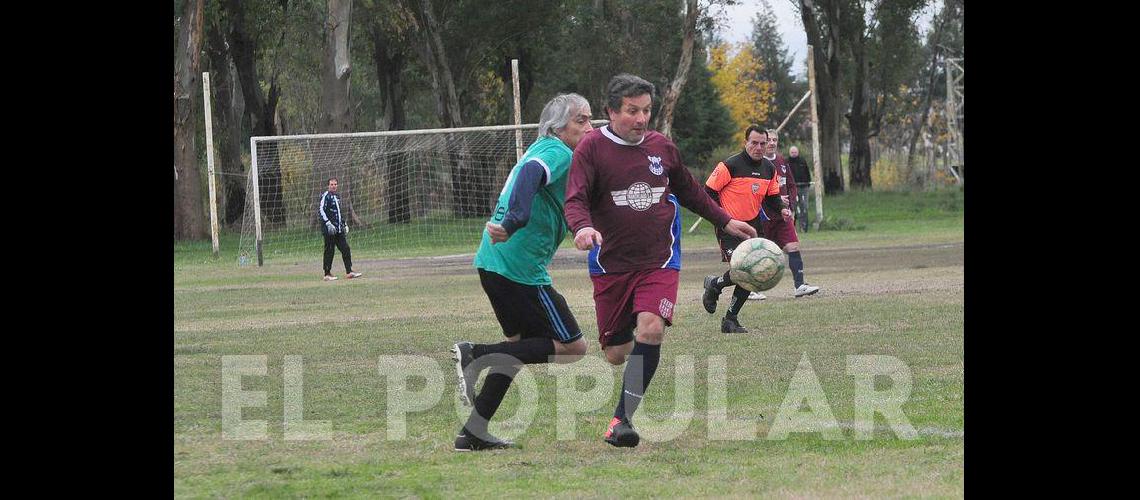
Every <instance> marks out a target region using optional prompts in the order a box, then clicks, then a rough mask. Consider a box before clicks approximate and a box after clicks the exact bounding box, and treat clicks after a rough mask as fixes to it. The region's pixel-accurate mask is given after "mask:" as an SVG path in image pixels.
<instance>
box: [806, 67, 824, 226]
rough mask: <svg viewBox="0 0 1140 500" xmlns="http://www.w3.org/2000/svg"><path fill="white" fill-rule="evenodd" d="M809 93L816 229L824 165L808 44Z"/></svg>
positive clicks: (817, 105)
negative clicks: (821, 157) (820, 149)
mask: <svg viewBox="0 0 1140 500" xmlns="http://www.w3.org/2000/svg"><path fill="white" fill-rule="evenodd" d="M807 64H808V93H810V94H811V162H812V166H813V168H812V170H814V171H815V230H816V231H819V225H820V223H821V222H823V166H822V165H821V164H820V162H819V109H818V107H819V104H817V102H818V101H819V99H817V98H816V94H815V52H813V50H812V46H811V45H808V46H807Z"/></svg>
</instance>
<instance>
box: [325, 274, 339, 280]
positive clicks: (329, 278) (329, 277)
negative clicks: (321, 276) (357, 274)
mask: <svg viewBox="0 0 1140 500" xmlns="http://www.w3.org/2000/svg"><path fill="white" fill-rule="evenodd" d="M334 280H336V276H330V275H327V274H326V275H325V281H334Z"/></svg>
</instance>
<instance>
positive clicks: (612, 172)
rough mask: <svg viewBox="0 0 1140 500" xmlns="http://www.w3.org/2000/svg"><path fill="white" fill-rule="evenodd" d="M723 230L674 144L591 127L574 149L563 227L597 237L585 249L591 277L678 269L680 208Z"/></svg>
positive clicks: (650, 135) (721, 218)
mask: <svg viewBox="0 0 1140 500" xmlns="http://www.w3.org/2000/svg"><path fill="white" fill-rule="evenodd" d="M681 206H684V207H685V208H688V209H689V210H692V211H693V212H695V213H697V214H699V215H700V216H702V217H704V218H706V219H708V220H709V221H710V222H712V223H713V224H714V225H716V226H717V227H724V225H725V224H728V221H729V220H730V219H731V217H729V215H728V213H726V212H725V211H724V210H723V209H721V208H720V207H719V206H718V205H717V204H716V202H714V201H713V200H712V199H711V198H709V196H708V194H706V193H705V191H704V188H703V187H702V186H701V184H700V182H698V181H697V180H696V179H694V178H693V175H692V174H691V173H689V170H688V169H687V168H685V166H684V165H683V164H682V163H681V154H680V152H679V151H678V150H677V146H676V145H674V144H673V141H670V140H669V139H668V138H666V137H665V136H663V135H661V134H660V133H658V132H654V131H647V132H646V133H645V136H644V137H643V138H642V140H641V142H639V143H630V142H626V141H625V140H623V139H622V138H620V137H618V136H617V135H615V134H614V133H613V132H612V131H610V129H609V125H606V126H604V127H602V128H598V129H594V130H592V131H590V132H589V133H587V134H586V136H585V137H583V138H582V141H581V142H579V143H578V147H577V148H575V149H574V159H573V161H572V162H571V164H570V177H569V180H568V182H567V184H566V208H565V211H566V223H567V225H568V226H569V228H570V232H571V233H573V234H575V235H577V234H578V231H579V230H581V229H582V228H586V227H593V228H594V229H595V230H596V231H598V232H599V233H601V234H602V244H601V247H600V248H597V247H595V248H594V249H593V250H591V251H590V256H589V262H590V274H593V275H598V274H605V273H619V272H627V271H638V270H645V269H656V268H672V269H677V270H680V269H681V209H680V207H681Z"/></svg>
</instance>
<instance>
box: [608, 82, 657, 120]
mask: <svg viewBox="0 0 1140 500" xmlns="http://www.w3.org/2000/svg"><path fill="white" fill-rule="evenodd" d="M644 94H649V97H650V99H652V98H653V97H656V96H657V87H655V86H653V84H652V83H649V82H648V81H646V80H645V79H643V78H641V77H639V76H634V75H631V74H629V73H622V74H620V75H617V76H615V77H613V78H610V83H609V84H607V85H606V107H607V108H609V109H611V110H613V111H617V110H619V109H621V99H622V98H623V97H635V96H639V95H644Z"/></svg>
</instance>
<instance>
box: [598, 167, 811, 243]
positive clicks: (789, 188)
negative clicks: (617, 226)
mask: <svg viewBox="0 0 1140 500" xmlns="http://www.w3.org/2000/svg"><path fill="white" fill-rule="evenodd" d="M772 164H773V165H776V174H777V175H779V176H780V199H781V200H783V201H784V206H785V207H793V206H795V204H796V196H798V195H799V188H797V187H796V176H795V174H793V173H792V167H789V166H788V160H787V159H786V158H784V157H783V156H780V153H776V158H775V159H774V160H772ZM766 215H768V216H769V218H770V219H779V218H780V217H781V216H780V214H775V216H774V217H773V216H772V214H766ZM604 236H605V235H603V237H604Z"/></svg>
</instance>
